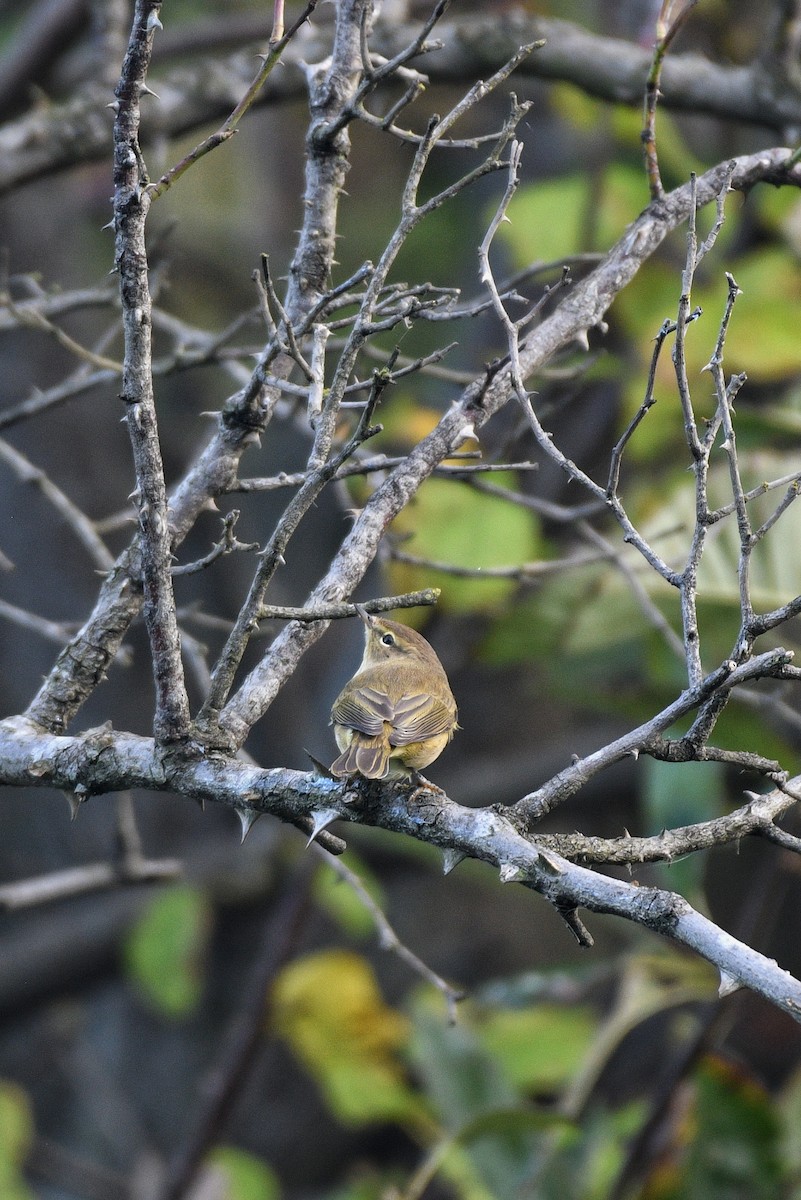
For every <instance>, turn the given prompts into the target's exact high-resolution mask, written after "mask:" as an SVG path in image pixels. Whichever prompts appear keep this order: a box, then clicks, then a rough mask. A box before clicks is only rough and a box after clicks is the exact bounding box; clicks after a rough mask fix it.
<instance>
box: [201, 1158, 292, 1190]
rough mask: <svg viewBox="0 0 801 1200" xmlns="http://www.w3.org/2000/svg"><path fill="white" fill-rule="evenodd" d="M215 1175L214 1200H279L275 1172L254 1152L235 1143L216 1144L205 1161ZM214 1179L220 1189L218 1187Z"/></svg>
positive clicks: (278, 1187) (278, 1188) (278, 1186)
mask: <svg viewBox="0 0 801 1200" xmlns="http://www.w3.org/2000/svg"><path fill="white" fill-rule="evenodd" d="M206 1165H207V1168H208V1170H209V1171H210V1172H211V1173H212V1174H213V1176H214V1178H215V1185H214V1186H215V1189H217V1190H214V1193H213V1194H214V1198H215V1200H279V1198H280V1195H281V1187H280V1184H279V1182H278V1179H277V1178H276V1176H275V1173H274V1172H273V1171H272V1170H271V1169H270V1168H269V1167H268V1166H267V1164H266V1163H264V1162H262V1161H261V1160H260V1159H258V1158H255V1157H254V1155H252V1154H248V1153H246V1151H244V1150H240V1149H238V1148H237V1147H236V1146H217V1147H216V1149H215V1150H213V1151H212V1153H211V1154H210V1155H209V1157H208V1159H207V1162H206ZM217 1180H219V1181H220V1188H221V1190H220V1189H219V1188H217Z"/></svg>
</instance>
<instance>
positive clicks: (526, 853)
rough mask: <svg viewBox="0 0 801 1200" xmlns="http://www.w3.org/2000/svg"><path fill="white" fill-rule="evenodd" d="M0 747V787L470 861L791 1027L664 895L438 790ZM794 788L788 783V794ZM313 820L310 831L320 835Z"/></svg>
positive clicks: (217, 758)
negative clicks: (675, 959)
mask: <svg viewBox="0 0 801 1200" xmlns="http://www.w3.org/2000/svg"><path fill="white" fill-rule="evenodd" d="M0 733H2V734H4V735H5V736H4V737H3V739H2V744H3V747H4V750H3V753H2V756H0V782H2V783H8V784H15V785H17V786H23V787H26V786H27V787H34V786H36V787H42V786H44V787H56V788H61V789H66V790H70V791H73V792H74V793H75V794H76V795H77V796H78V797H82V798H84V799H87V798H88V797H89V795H90V794H92V793H98V792H103V791H122V790H127V789H128V788H132V787H140V788H146V789H150V790H159V791H162V790H175V791H177V792H179V793H180V794H181V795H183V796H192V797H194V798H195V799H197V800H202V801H204V802H208V803H216V804H224V805H227V806H228V807H231V808H234V809H235V810H237V811H238V812H240V811H242V810H248V811H250V812H251V813H254V814H255V813H260V812H265V813H271V814H272V815H273V816H276V817H278V818H279V819H281V820H284V821H290V822H291V823H293V824H299V823H301V822H303V821H305V822H306V823H313V821H314V814H315V813H317V814H318V816H319V814H320V813H321V812H322V814H323V816H324V818H325V820H324V822H323V823H324V824H328V823H329V822H330V820H332V819H333V818H335V817H338V818H339V819H341V820H343V821H347V822H356V823H361V824H367V825H373V826H377V827H380V828H383V829H388V830H393V831H394V832H397V833H404V834H407V835H408V836H410V837H413V838H415V839H417V840H418V841H422V842H426V843H429V844H430V845H433V846H436V847H438V848H439V849H440V850H442V851H444V852H446V865H448V866H453V864H454V862H455V861H458V859H459V858H460V857H471V858H475V859H478V860H479V861H481V862H484V863H487V864H489V865H490V866H492V867H494V868H496V869H497V870H498V871H499V875H500V879H501V882H504V883H512V882H515V883H521V884H523V885H524V886H526V887H529V888H531V889H533V890H534V891H537V892H539V893H540V894H541V895H542V896H543V897H544V898H545V899H546V900H547V901H548V902H549V903H550V904H552V905H553V906H554V908H556V909H557V910H558V911H560V912H565V913H568V914H574V913H575V910H576V909H577V908H583V909H587V910H588V911H590V912H597V913H608V914H611V915H614V916H619V917H623V918H625V919H627V920H630V921H634V922H635V923H636V924H639V925H642V926H644V927H645V928H647V929H650V930H651V931H653V932H655V933H658V934H660V935H662V936H665V937H668V938H670V939H672V940H673V941H676V942H678V943H680V944H681V945H684V946H687V947H689V948H691V949H693V950H695V951H696V952H697V953H698V954H700V955H701V956H702V957H704V958H705V959H707V960H708V961H709V962H711V963H712V964H714V965H715V966H716V967H717V969H718V971H719V972H720V974H721V977H722V978H729V979H734V980H737V981H738V982H739V983H741V984H743V985H745V986H747V987H750V988H753V989H754V990H755V991H758V992H760V993H761V994H762V995H764V996H766V997H767V998H768V999H769V1000H772V1001H773V1003H775V1004H776V1005H777V1006H778V1007H780V1008H781V1009H783V1010H784V1011H785V1012H787V1013H789V1014H790V1015H791V1016H793V1017H794V1018H795V1019H796V1020H801V983H799V982H798V981H797V980H796V979H794V978H793V977H792V976H791V975H789V974H788V973H787V972H786V971H783V970H782V969H781V968H780V967H779V966H778V965H777V964H776V963H775V962H774V961H773V960H771V959H768V958H766V957H765V956H764V955H762V954H759V953H758V952H757V951H755V950H752V949H750V948H749V947H748V946H746V945H744V944H743V943H742V942H739V941H737V940H736V939H735V938H733V937H731V936H730V935H729V934H728V933H726V932H725V931H724V930H722V929H720V928H719V927H717V926H716V925H714V924H713V922H711V921H709V920H708V919H707V918H706V917H704V916H702V915H701V914H700V913H697V912H695V910H694V909H693V908H692V907H691V906H690V905H689V904H688V903H687V901H686V900H684V899H683V898H682V897H681V896H678V895H676V894H674V893H672V892H667V891H662V890H660V889H657V888H648V887H638V886H636V885H635V884H633V883H627V882H625V881H622V880H619V879H611V878H608V877H606V876H604V875H599V874H596V873H595V872H593V871H591V870H589V869H587V868H586V867H581V866H578V865H576V864H575V863H570V862H568V861H567V860H565V859H563V858H560V857H559V856H558V855H557V854H556V853H555V852H553V851H552V850H549V849H546V848H545V847H544V844H541V843H538V842H537V841H536V840H534V839H530V838H527V837H525V836H524V835H523V834H522V833H520V832H519V831H518V830H517V829H516V828H515V826H514V825H513V824H512V822H511V821H510V820H508V819H507V818H506V816H505V815H504V814H503V813H500V812H497V811H495V810H494V809H486V808H484V809H472V808H466V807H464V806H463V805H460V804H457V803H456V802H455V801H453V800H450V799H448V798H447V797H446V796H445V795H444V794H439V793H437V794H434V793H432V792H430V791H428V790H425V789H420V788H415V789H414V790H413V791H412V792H411V793H404V792H403V791H396V790H392V789H391V788H389V787H387V786H382V785H380V784H372V785H358V786H357V787H354V784H353V782H352V781H351V782H349V783H344V784H343V783H342V782H340V781H338V780H334V779H330V778H327V777H326V776H324V775H321V774H311V773H304V772H300V771H290V770H285V769H262V768H259V767H255V766H252V765H250V764H248V763H242V762H240V761H238V760H237V759H235V758H228V757H226V756H223V755H221V754H214V755H209V756H208V757H206V756H202V755H201V756H200V757H198V758H195V759H190V758H188V757H186V756H185V755H182V754H180V753H178V752H166V753H165V751H164V749H163V748H159V749H158V750H157V748H156V745H155V743H154V741H153V739H151V738H145V737H137V736H135V735H133V734H126V733H115V732H113V731H112V730H110V729H108V728H106V727H104V728H102V729H99V730H94V731H89V732H87V733H85V734H83V735H81V736H78V737H57V736H54V735H52V734H48V733H44V732H43V731H42V730H41V729H39V728H37V727H36V726H34V725H32V724H31V723H30V722H27V721H24V720H22V719H20V718H12V719H9V720H7V721H4V722H1V723H0ZM799 782H801V781H799V780H794V781H792V782H791V784H790V786H791V787H793V786H796V785H797V784H798V783H799ZM320 824H321V823H320V821H319V820H318V822H317V827H318V828H319V827H320Z"/></svg>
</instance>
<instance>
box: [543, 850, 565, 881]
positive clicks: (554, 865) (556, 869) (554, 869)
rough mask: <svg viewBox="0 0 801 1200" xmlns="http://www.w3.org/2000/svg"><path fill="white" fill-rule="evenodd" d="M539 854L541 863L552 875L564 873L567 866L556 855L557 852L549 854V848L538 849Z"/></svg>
mask: <svg viewBox="0 0 801 1200" xmlns="http://www.w3.org/2000/svg"><path fill="white" fill-rule="evenodd" d="M537 855H538V857H539V860H540V865H541V866H543V867H544V868H545V870H546V871H548V872H549V873H550V874H551V875H564V873H565V868H564V867H563V866H562V863H561V862H560V861H559V859H558V858H557V857H556V855H555V854H549V853H548V851H547V850H542V849H538V850H537Z"/></svg>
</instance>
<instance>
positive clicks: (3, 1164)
mask: <svg viewBox="0 0 801 1200" xmlns="http://www.w3.org/2000/svg"><path fill="white" fill-rule="evenodd" d="M33 1135H34V1121H33V1108H32V1106H31V1102H30V1100H29V1099H28V1095H27V1093H26V1092H24V1091H23V1089H22V1088H21V1087H19V1086H18V1085H17V1084H15V1083H11V1082H10V1081H8V1080H0V1196H2V1197H3V1200H34V1194H33V1192H32V1191H31V1190H30V1188H29V1187H28V1186H27V1184H26V1183H25V1181H24V1179H23V1177H22V1174H21V1168H22V1166H23V1164H24V1162H25V1158H26V1156H27V1154H28V1150H29V1148H30V1145H31V1142H32V1140H33Z"/></svg>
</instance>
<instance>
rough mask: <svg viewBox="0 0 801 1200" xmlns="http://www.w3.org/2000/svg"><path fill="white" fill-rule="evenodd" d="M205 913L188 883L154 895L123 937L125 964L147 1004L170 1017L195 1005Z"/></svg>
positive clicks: (200, 898)
mask: <svg viewBox="0 0 801 1200" xmlns="http://www.w3.org/2000/svg"><path fill="white" fill-rule="evenodd" d="M210 927H211V917H210V910H209V905H208V902H207V900H206V898H205V896H204V895H203V893H202V892H201V891H199V890H198V889H197V888H192V887H184V886H181V887H172V888H169V889H167V890H166V891H164V892H161V893H160V894H159V895H157V896H155V897H154V898H153V900H152V901H151V902H150V904H149V905H148V907H147V908H146V910H145V912H144V913H143V914H142V916H141V917H140V918H139V920H138V921H137V923H136V925H135V926H134V927H133V929H132V930H131V932H130V934H129V935H128V938H127V940H126V942H125V947H124V956H125V965H126V968H127V970H128V973H129V974H130V976H131V978H132V979H133V980H134V982H135V983H136V985H137V987H138V988H139V989H140V991H141V992H142V993H143V995H144V996H145V997H146V999H147V1000H148V1001H149V1003H150V1004H152V1005H153V1006H154V1007H155V1008H157V1009H159V1011H161V1012H162V1013H164V1014H166V1015H167V1016H170V1017H181V1016H185V1015H187V1014H188V1013H190V1012H192V1010H193V1009H194V1008H195V1007H196V1005H197V1003H198V1001H199V999H200V994H201V990H202V986H203V962H204V958H205V953H206V948H207V945H208V939H209V933H210Z"/></svg>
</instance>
